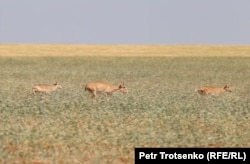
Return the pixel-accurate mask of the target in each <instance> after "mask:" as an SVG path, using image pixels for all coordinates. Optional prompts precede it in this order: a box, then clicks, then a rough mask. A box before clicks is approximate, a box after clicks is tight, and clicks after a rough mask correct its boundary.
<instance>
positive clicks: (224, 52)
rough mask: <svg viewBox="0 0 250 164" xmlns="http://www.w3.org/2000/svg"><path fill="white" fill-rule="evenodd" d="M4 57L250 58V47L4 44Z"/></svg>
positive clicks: (1, 46)
mask: <svg viewBox="0 0 250 164" xmlns="http://www.w3.org/2000/svg"><path fill="white" fill-rule="evenodd" d="M0 56H181V57H183V56H206V57H209V56H250V45H195V44H194V45H164V44H148V45H147V44H144V45H143V44H141V45H140V44H138V45H137V44H131V45H125V44H0Z"/></svg>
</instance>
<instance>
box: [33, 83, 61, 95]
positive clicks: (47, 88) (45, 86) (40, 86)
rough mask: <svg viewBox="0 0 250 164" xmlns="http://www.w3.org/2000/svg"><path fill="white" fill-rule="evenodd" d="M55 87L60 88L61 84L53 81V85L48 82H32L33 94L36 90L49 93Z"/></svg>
mask: <svg viewBox="0 0 250 164" xmlns="http://www.w3.org/2000/svg"><path fill="white" fill-rule="evenodd" d="M57 88H62V86H61V84H59V83H57V82H56V83H54V84H53V85H48V84H34V86H33V87H32V91H33V94H36V93H37V92H41V93H45V94H49V93H50V92H52V91H55V90H56V89H57Z"/></svg>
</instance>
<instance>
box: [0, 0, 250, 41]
mask: <svg viewBox="0 0 250 164" xmlns="http://www.w3.org/2000/svg"><path fill="white" fill-rule="evenodd" d="M0 43H84V44H92V43H94V44H151V43H152V44H249V43H250V0H0Z"/></svg>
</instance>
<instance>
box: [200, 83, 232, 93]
mask: <svg viewBox="0 0 250 164" xmlns="http://www.w3.org/2000/svg"><path fill="white" fill-rule="evenodd" d="M223 92H232V89H231V87H230V86H228V85H225V86H224V87H214V86H202V87H200V88H199V89H198V93H199V94H201V95H207V94H211V95H219V94H221V93H223Z"/></svg>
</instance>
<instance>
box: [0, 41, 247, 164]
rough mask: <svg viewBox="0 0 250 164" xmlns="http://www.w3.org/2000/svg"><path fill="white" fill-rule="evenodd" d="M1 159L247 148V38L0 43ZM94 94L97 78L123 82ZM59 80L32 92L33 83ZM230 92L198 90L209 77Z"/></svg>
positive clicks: (100, 158)
mask: <svg viewBox="0 0 250 164" xmlns="http://www.w3.org/2000/svg"><path fill="white" fill-rule="evenodd" d="M0 66H1V69H0V77H1V80H0V120H1V124H0V163H3V164H9V163H11V164H12V163H15V164H23V163H25V164H29V163H31V164H78V163H84V164H88V163H89V164H113V163H114V164H131V163H133V160H134V148H135V147H250V46H248V45H73V44H72V45H70V44H68V45H67V44H64V45H57V44H47V45H46V44H44V45H38V44H0ZM121 79H124V80H125V85H126V86H127V88H128V90H129V92H128V94H122V93H120V92H115V93H114V94H113V95H112V97H111V98H110V99H109V100H107V97H106V96H104V95H98V97H97V99H98V102H93V101H92V99H91V95H90V93H88V92H85V91H84V86H85V84H86V83H87V82H90V81H96V80H98V81H106V82H110V83H112V84H119V83H120V80H121ZM54 82H58V83H60V84H61V85H62V86H63V88H62V89H58V90H56V91H54V92H51V94H39V93H38V94H36V95H33V94H32V91H31V88H32V86H33V84H35V83H46V84H53V83H54ZM226 84H227V85H229V86H231V87H232V89H233V92H225V93H223V94H221V95H219V96H213V95H207V96H202V95H199V94H198V93H197V91H196V90H197V89H198V87H200V86H202V85H215V86H219V87H223V86H224V85H226Z"/></svg>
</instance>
